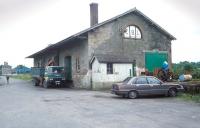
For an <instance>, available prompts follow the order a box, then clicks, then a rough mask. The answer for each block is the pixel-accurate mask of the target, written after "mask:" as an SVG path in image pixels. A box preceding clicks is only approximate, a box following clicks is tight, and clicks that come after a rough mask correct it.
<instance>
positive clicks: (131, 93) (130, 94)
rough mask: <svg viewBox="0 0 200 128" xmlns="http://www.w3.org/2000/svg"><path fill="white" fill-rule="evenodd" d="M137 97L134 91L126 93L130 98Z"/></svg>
mask: <svg viewBox="0 0 200 128" xmlns="http://www.w3.org/2000/svg"><path fill="white" fill-rule="evenodd" d="M137 97H138V93H137V92H136V91H130V92H129V93H128V98H130V99H135V98H137Z"/></svg>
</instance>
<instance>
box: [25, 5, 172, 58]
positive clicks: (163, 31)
mask: <svg viewBox="0 0 200 128" xmlns="http://www.w3.org/2000/svg"><path fill="white" fill-rule="evenodd" d="M133 12H134V13H137V14H139V15H140V16H142V17H144V19H145V20H147V21H148V22H150V23H151V25H154V26H155V27H156V28H157V29H158V30H160V31H161V32H162V33H164V34H165V35H167V36H168V37H169V38H170V39H171V40H176V38H175V37H174V36H173V35H171V34H170V33H169V32H167V31H166V30H165V29H163V28H162V27H161V26H159V25H158V24H157V23H155V22H154V21H152V20H151V19H150V18H148V17H147V16H146V15H144V14H143V13H142V12H140V11H139V10H138V9H136V8H133V9H131V10H129V11H127V12H125V13H122V14H120V15H117V16H115V17H113V18H111V19H109V20H106V21H104V22H101V23H99V24H96V25H94V26H92V27H90V28H88V29H85V30H83V31H80V32H78V33H76V34H74V35H72V36H70V37H68V38H66V39H64V40H62V41H60V42H58V43H55V44H52V45H50V46H48V47H46V48H44V49H42V50H41V51H38V52H36V53H34V54H32V55H30V56H28V57H27V58H34V56H37V55H39V54H41V53H44V52H46V51H48V50H49V49H52V48H57V47H59V46H60V45H62V44H64V43H66V42H68V41H70V40H73V39H75V38H77V37H79V36H81V35H84V34H86V33H88V32H90V31H91V30H93V29H96V28H98V27H100V26H102V25H105V24H107V23H109V22H112V21H114V20H116V19H118V18H120V17H123V16H125V15H127V14H129V13H133Z"/></svg>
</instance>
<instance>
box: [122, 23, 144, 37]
mask: <svg viewBox="0 0 200 128" xmlns="http://www.w3.org/2000/svg"><path fill="white" fill-rule="evenodd" d="M124 37H125V38H132V39H141V38H142V34H141V31H140V29H139V28H138V27H137V26H134V25H130V26H128V27H126V30H125V32H124Z"/></svg>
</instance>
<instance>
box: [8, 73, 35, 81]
mask: <svg viewBox="0 0 200 128" xmlns="http://www.w3.org/2000/svg"><path fill="white" fill-rule="evenodd" d="M12 78H14V79H21V80H31V79H32V77H31V75H30V74H17V75H15V76H12Z"/></svg>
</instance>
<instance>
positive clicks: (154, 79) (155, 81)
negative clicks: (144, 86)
mask: <svg viewBox="0 0 200 128" xmlns="http://www.w3.org/2000/svg"><path fill="white" fill-rule="evenodd" d="M147 80H148V82H149V84H160V81H159V80H157V79H156V78H153V77H149V78H147Z"/></svg>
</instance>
